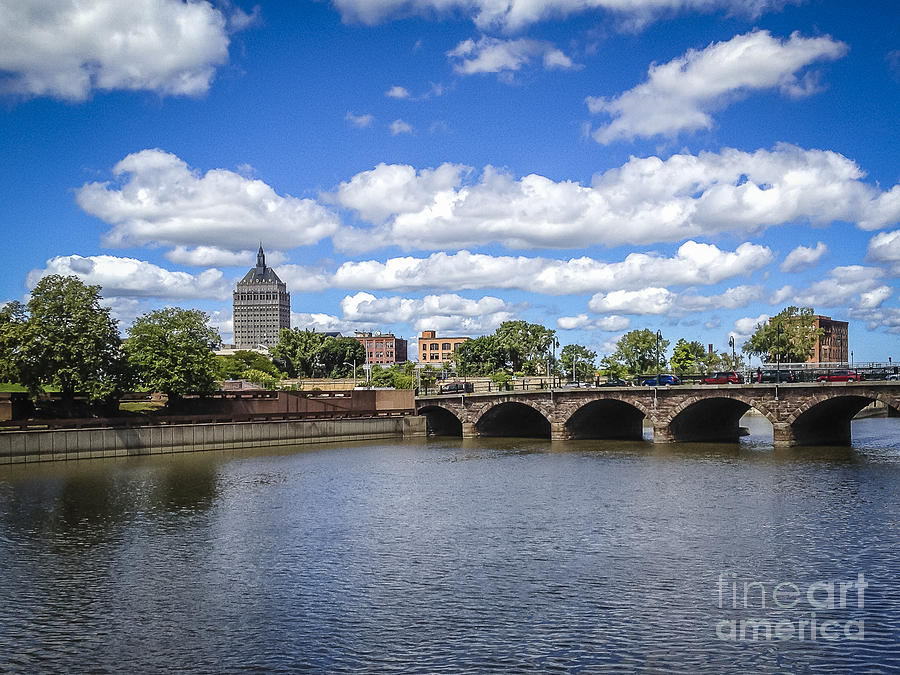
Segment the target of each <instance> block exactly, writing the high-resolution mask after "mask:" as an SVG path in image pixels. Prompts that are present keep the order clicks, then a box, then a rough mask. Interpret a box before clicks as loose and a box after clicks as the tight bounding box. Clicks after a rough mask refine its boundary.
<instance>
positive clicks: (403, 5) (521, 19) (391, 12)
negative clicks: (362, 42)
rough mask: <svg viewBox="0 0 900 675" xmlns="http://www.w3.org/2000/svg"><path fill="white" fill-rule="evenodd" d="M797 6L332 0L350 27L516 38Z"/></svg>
mask: <svg viewBox="0 0 900 675" xmlns="http://www.w3.org/2000/svg"><path fill="white" fill-rule="evenodd" d="M791 1H792V0H629V1H628V2H622V0H541V2H535V1H534V0H504V1H503V2H497V1H496V0H379V1H378V2H374V1H373V0H333V2H334V6H335V7H336V8H337V9H338V11H339V12H340V13H341V17H342V19H343V20H344V21H345V22H360V23H365V24H369V25H374V24H377V23H380V22H382V21H385V20H388V19H391V18H394V17H402V16H408V15H410V14H417V15H424V16H433V15H440V14H444V13H450V12H461V13H464V14H465V15H467V16H468V17H469V18H470V19H471V20H472V21H474V22H475V25H476V26H478V27H479V28H481V29H482V30H488V29H499V30H503V31H506V32H514V31H519V30H522V29H523V28H527V27H528V26H530V25H532V24H534V23H537V22H539V21H544V20H547V19H552V18H561V17H565V16H568V15H570V14H579V13H582V12H587V11H597V10H603V11H606V12H608V13H609V14H610V15H611V16H612V17H613V18H614V19H616V20H617V21H619V22H620V23H621V24H622V27H623V28H626V29H637V28H640V27H641V26H643V25H645V24H646V23H648V22H650V21H653V20H654V19H655V18H657V17H658V16H660V15H661V14H664V13H673V12H676V11H701V12H709V11H716V10H723V11H726V12H729V13H733V14H740V15H744V16H748V17H750V18H755V17H757V16H759V15H760V14H762V13H763V12H766V11H770V10H772V9H779V8H780V7H782V6H783V5H784V4H786V2H791Z"/></svg>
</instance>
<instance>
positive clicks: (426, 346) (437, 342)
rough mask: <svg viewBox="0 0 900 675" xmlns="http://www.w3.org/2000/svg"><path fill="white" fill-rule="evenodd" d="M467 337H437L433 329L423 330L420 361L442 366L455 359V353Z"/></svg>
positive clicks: (420, 342) (420, 343)
mask: <svg viewBox="0 0 900 675" xmlns="http://www.w3.org/2000/svg"><path fill="white" fill-rule="evenodd" d="M469 340H471V338H467V337H437V336H436V335H435V332H434V331H433V330H423V331H422V334H421V335H420V336H419V363H423V364H425V363H428V364H430V365H433V366H438V367H442V366H445V365H448V364H450V363H451V362H452V361H453V353H454V352H455V351H456V350H457V349H459V346H460V345H461V344H462V343H463V342H468V341H469Z"/></svg>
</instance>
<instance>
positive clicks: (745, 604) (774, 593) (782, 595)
mask: <svg viewBox="0 0 900 675" xmlns="http://www.w3.org/2000/svg"><path fill="white" fill-rule="evenodd" d="M717 586H718V588H717V590H718V607H719V609H720V610H725V611H726V612H727V613H728V617H727V618H722V619H720V620H718V621H717V622H716V624H715V628H716V637H718V638H719V639H720V640H728V641H735V642H739V641H745V640H804V641H806V640H832V641H833V640H864V639H865V622H864V620H863V619H862V618H859V613H860V610H862V609H863V608H864V607H865V604H866V600H865V595H866V588H868V586H869V584H868V582H867V581H866V579H865V575H864V574H863V573H862V572H859V573H857V575H856V580H855V581H846V580H828V581H814V582H812V583H809V584H795V583H792V582H790V581H782V582H779V583H772V582H769V583H766V582H762V581H745V580H739V579H738V578H737V575H736V574H734V573H732V574H720V575H719V581H718V584H717Z"/></svg>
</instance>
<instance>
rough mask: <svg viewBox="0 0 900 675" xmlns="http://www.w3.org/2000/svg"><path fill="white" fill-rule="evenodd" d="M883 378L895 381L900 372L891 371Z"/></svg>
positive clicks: (899, 377)
mask: <svg viewBox="0 0 900 675" xmlns="http://www.w3.org/2000/svg"><path fill="white" fill-rule="evenodd" d="M884 379H886V380H895V381H896V380H900V373H891V374H890V375H888V376H887V377H886V378H884Z"/></svg>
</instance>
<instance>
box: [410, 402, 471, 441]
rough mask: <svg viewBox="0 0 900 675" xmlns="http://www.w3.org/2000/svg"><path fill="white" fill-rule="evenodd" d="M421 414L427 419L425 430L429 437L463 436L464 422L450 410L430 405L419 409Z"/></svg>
mask: <svg viewBox="0 0 900 675" xmlns="http://www.w3.org/2000/svg"><path fill="white" fill-rule="evenodd" d="M419 414H420V415H423V416H424V417H425V428H426V429H427V433H428V435H429V436H430V435H434V436H462V435H463V424H462V420H461V419H459V417H458V416H457V415H456V413H455V412H454V411H452V410H450V409H449V408H447V407H445V406H442V405H438V404H430V405H426V406H423V407H421V408H419Z"/></svg>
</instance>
